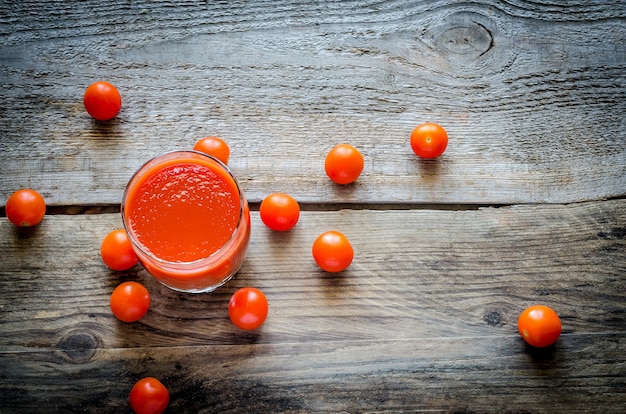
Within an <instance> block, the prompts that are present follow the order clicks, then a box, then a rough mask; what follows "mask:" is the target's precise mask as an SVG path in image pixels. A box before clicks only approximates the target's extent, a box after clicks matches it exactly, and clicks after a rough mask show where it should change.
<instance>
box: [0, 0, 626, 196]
mask: <svg viewBox="0 0 626 414" xmlns="http://www.w3.org/2000/svg"><path fill="white" fill-rule="evenodd" d="M625 18H626V5H625V4H624V2H622V1H599V0H598V1H592V2H588V1H568V2H561V3H560V4H555V3H554V2H545V3H541V2H532V3H525V2H520V1H511V2H494V1H477V2H471V3H454V4H450V2H444V1H437V2H431V1H416V2H403V1H390V2H383V3H381V2H373V1H349V2H340V3H337V2H315V3H313V4H306V3H305V4H302V3H300V2H293V1H277V2H271V3H266V2H245V4H237V3H234V4H222V3H215V4H213V2H209V3H206V2H205V3H196V2H182V3H181V2H176V3H174V2H169V1H164V2H158V3H153V2H141V1H140V2H131V3H128V2H121V1H120V2H108V3H102V2H99V1H95V0H93V1H86V2H63V3H62V4H57V3H56V2H8V3H6V4H5V5H4V7H2V11H1V12H0V80H1V81H2V85H3V87H2V88H0V131H1V132H0V199H1V200H6V198H7V197H8V195H9V194H10V193H11V192H12V191H14V190H15V189H17V188H19V187H34V188H37V189H39V190H40V191H41V192H42V193H43V194H44V196H45V197H46V199H47V200H48V202H49V204H50V205H92V204H115V203H119V202H120V200H121V195H122V192H123V189H124V186H125V183H126V182H127V181H128V179H129V178H130V176H131V174H132V173H133V172H134V171H135V170H136V169H137V168H138V167H139V166H140V165H141V164H142V163H143V162H145V161H147V160H148V159H149V158H150V157H152V156H154V155H157V154H159V153H162V152H165V151H171V150H176V149H185V148H190V147H191V146H192V145H193V143H194V142H195V140H197V139H198V138H200V137H202V136H204V135H209V134H212V135H219V136H222V137H224V138H225V139H226V140H227V141H228V142H229V144H230V145H231V148H232V153H231V154H232V155H231V167H232V169H233V170H234V172H235V174H236V175H237V177H238V178H239V179H240V180H241V182H242V186H243V188H244V191H245V192H246V194H247V195H248V197H249V199H250V200H251V201H253V202H258V201H260V200H261V199H262V198H264V197H265V196H266V195H267V194H269V193H271V192H275V191H284V192H288V193H290V194H292V195H294V196H295V197H296V198H297V199H298V200H300V201H301V202H304V203H320V202H326V203H343V202H349V203H409V204H410V203H441V204H444V203H477V204H512V203H537V202H549V203H568V202H576V201H584V200H595V199H604V198H611V197H620V196H623V195H624V194H626V139H625V138H626V137H625V135H624V131H625V130H626V129H625V128H624V120H623V119H624V118H623V113H625V112H626V75H625V74H626V70H625V69H626V66H625V62H626V48H624V44H626V29H625V27H626V25H624V20H625ZM101 78H105V79H107V80H109V81H111V82H113V83H114V84H116V85H117V86H118V87H119V88H120V90H121V92H122V95H123V99H124V103H123V109H122V112H121V113H120V115H119V116H118V118H117V119H116V120H113V121H111V122H108V123H97V122H95V121H93V120H92V119H90V118H89V116H88V115H87V114H86V113H85V111H84V109H83V107H82V101H81V99H82V94H83V92H84V89H85V88H86V86H87V85H88V84H90V83H91V82H93V81H95V80H98V79H101ZM424 121H436V122H439V123H441V124H442V125H444V127H446V129H447V130H448V132H449V135H450V145H449V148H448V150H447V151H446V154H445V155H444V156H443V157H442V158H441V159H440V160H438V161H437V162H421V161H420V160H418V159H417V158H416V157H415V155H414V154H413V153H412V152H411V150H410V147H409V145H408V136H409V134H410V132H411V131H412V129H413V128H414V127H415V126H416V125H417V124H419V123H421V122H424ZM341 142H349V143H352V144H353V145H355V146H356V147H357V148H359V149H360V150H361V151H362V152H363V154H364V156H365V159H366V165H365V170H364V173H363V176H362V177H361V179H360V180H359V181H358V182H357V183H356V184H355V185H352V186H349V187H337V186H333V185H330V183H329V181H328V180H327V179H326V177H325V175H324V171H323V158H324V156H325V154H326V152H327V151H328V150H329V149H330V148H331V147H332V146H334V145H335V144H338V143H341Z"/></svg>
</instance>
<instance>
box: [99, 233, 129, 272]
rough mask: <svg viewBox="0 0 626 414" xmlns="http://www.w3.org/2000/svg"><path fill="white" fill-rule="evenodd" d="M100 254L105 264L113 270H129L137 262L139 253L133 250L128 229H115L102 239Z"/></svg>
mask: <svg viewBox="0 0 626 414" xmlns="http://www.w3.org/2000/svg"><path fill="white" fill-rule="evenodd" d="M100 256H101V257H102V261H103V262H104V264H105V265H107V266H108V267H109V269H112V270H128V269H130V268H131V267H133V266H135V265H136V264H137V255H136V254H135V251H134V250H133V248H132V246H131V243H130V239H129V238H128V234H127V233H126V231H124V230H122V229H117V230H113V231H112V232H110V233H109V234H107V235H106V237H105V238H104V239H103V240H102V246H101V247H100Z"/></svg>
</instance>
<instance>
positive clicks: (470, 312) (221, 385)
mask: <svg viewBox="0 0 626 414" xmlns="http://www.w3.org/2000/svg"><path fill="white" fill-rule="evenodd" d="M252 219H253V223H252V224H253V228H254V231H253V233H252V241H251V246H250V251H249V256H248V259H247V261H246V263H245V265H244V267H243V269H242V270H241V271H240V273H239V274H238V275H237V277H236V278H235V280H233V281H232V282H230V283H229V284H228V285H226V286H225V287H223V288H221V289H219V290H218V291H216V292H215V293H213V294H209V295H188V294H181V293H176V292H173V291H171V290H169V289H167V288H165V287H162V286H161V285H159V284H158V283H157V282H155V281H154V279H152V278H151V277H150V276H149V275H148V274H147V273H145V271H144V270H142V269H141V268H140V267H139V266H137V267H136V268H135V269H134V270H132V271H129V272H123V273H119V272H112V271H109V270H107V268H106V267H105V266H104V265H103V264H102V263H101V261H100V259H99V257H98V250H99V245H100V240H101V238H102V237H104V235H106V233H107V232H108V231H110V230H111V229H114V228H116V227H118V226H119V225H120V217H119V215H118V214H96V215H79V216H65V215H54V216H49V217H46V219H45V221H44V222H43V223H42V224H41V226H40V227H38V228H36V229H32V231H29V232H23V231H18V230H17V229H15V228H13V227H12V226H11V225H10V224H9V223H8V222H7V221H2V222H0V232H1V234H3V235H5V237H3V239H2V240H0V251H2V252H3V261H2V262H1V264H0V275H2V276H3V277H2V279H0V290H1V291H2V292H3V293H2V295H0V309H1V310H2V313H1V314H0V315H1V320H0V324H1V325H0V327H1V329H2V332H3V335H2V337H1V338H0V350H2V353H1V355H0V371H1V372H3V373H4V378H3V381H2V384H0V402H1V405H2V406H3V407H5V408H6V409H7V412H37V409H39V408H41V407H42V406H45V405H46V404H47V402H48V401H50V400H53V401H54V404H56V405H55V407H56V408H57V410H56V411H58V412H69V411H78V410H79V409H82V408H84V409H86V410H88V411H90V412H116V410H119V408H120V407H123V406H124V405H125V401H126V398H127V392H128V390H129V388H130V386H132V383H133V382H134V381H136V380H137V379H139V378H141V377H142V376H145V375H155V376H158V377H160V378H162V380H163V381H164V382H165V383H167V385H168V387H169V389H170V391H171V392H172V395H173V403H172V406H171V412H198V411H207V412H210V411H233V412H265V411H268V412H276V411H296V412H315V411H317V412H328V411H332V412H337V411H343V410H345V411H348V412H355V411H368V410H371V409H373V410H382V411H387V410H390V411H397V410H420V409H425V410H426V409H433V410H435V411H437V410H441V411H450V412H461V411H463V410H464V409H470V410H471V411H472V412H486V411H491V412H504V411H510V412H520V411H522V412H567V411H572V408H573V407H574V408H576V409H577V410H581V411H584V412H620V411H621V408H623V407H624V406H625V405H624V404H626V393H625V392H624V389H625V388H624V387H625V386H626V382H625V378H626V364H625V360H624V354H623V349H624V346H626V342H625V341H626V335H625V334H626V324H625V323H624V314H625V312H626V293H625V292H626V280H625V279H624V277H623V274H624V271H625V270H626V249H625V247H626V242H625V229H626V202H624V201H613V202H592V203H584V204H578V205H571V206H517V207H510V208H498V209H492V208H487V209H480V210H468V211H435V210H410V211H404V210H397V211H388V210H387V211H372V210H342V211H333V212H304V213H303V216H302V219H301V221H300V222H299V223H298V225H297V226H296V228H294V229H293V231H292V232H289V233H273V232H271V231H270V230H268V229H266V228H264V227H263V226H262V223H261V221H260V219H259V217H258V213H257V212H253V215H252ZM398 223H412V224H414V226H404V227H399V226H398ZM330 228H335V229H340V230H341V231H343V232H344V233H345V234H346V235H347V236H348V237H349V238H350V239H351V241H352V243H353V245H354V248H355V251H356V255H355V260H354V262H353V264H352V265H351V267H350V268H349V269H348V270H347V271H345V272H343V273H340V274H336V275H333V274H327V273H324V272H322V271H320V270H319V269H318V268H317V267H316V266H315V264H314V262H313V260H312V258H311V254H310V246H311V244H312V241H313V240H314V239H315V237H316V236H317V234H319V232H320V231H323V230H324V229H330ZM451 234H454V237H451V236H450V235H451ZM68 235H72V236H71V237H69V236H68ZM128 279H130V280H138V281H140V282H142V283H144V284H145V285H146V286H147V287H148V289H149V290H150V291H151V293H152V304H151V308H150V311H149V312H148V314H147V316H146V317H145V318H143V319H142V320H141V321H140V322H138V323H134V324H125V323H121V322H119V321H117V320H116V319H115V318H114V317H113V316H112V315H111V313H110V310H109V309H108V298H109V295H110V292H111V291H112V289H113V288H114V287H115V286H116V285H117V284H119V283H120V282H121V281H123V280H128ZM248 285H253V286H257V287H259V288H261V289H262V290H263V291H264V292H265V293H266V295H267V297H268V300H269V302H270V313H269V316H268V320H267V321H266V323H265V324H264V326H263V327H262V328H261V329H260V330H258V331H255V332H252V333H247V332H243V331H239V330H238V329H237V328H235V327H234V326H233V325H232V324H231V323H230V321H229V320H228V316H227V303H228V299H229V297H230V295H231V294H232V292H234V290H236V289H237V288H239V287H243V286H248ZM533 303H545V304H548V305H550V306H552V307H553V308H555V309H557V310H558V312H559V314H560V316H561V318H562V321H563V325H564V330H563V335H562V337H561V338H560V339H559V341H558V342H557V345H556V347H555V348H551V349H549V350H548V351H536V350H532V349H531V348H529V347H527V346H526V345H525V344H524V342H523V340H522V339H521V337H519V335H518V334H517V328H516V326H517V325H516V324H517V316H518V315H519V313H520V312H521V311H522V310H523V309H524V308H525V307H526V306H529V305H531V304H533ZM7 373H10V374H9V375H7ZM44 391H45V392H44ZM57 399H58V400H57ZM546 404H549V405H546ZM620 407H621V408H620ZM574 411H576V410H574Z"/></svg>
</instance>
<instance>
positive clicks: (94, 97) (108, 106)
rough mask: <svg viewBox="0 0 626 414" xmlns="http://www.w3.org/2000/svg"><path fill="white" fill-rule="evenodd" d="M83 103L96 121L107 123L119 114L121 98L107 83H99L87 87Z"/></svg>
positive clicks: (113, 87) (115, 89)
mask: <svg viewBox="0 0 626 414" xmlns="http://www.w3.org/2000/svg"><path fill="white" fill-rule="evenodd" d="M83 103H84V104H85V109H86V110H87V113H88V114H89V115H91V116H92V117H94V118H95V119H97V120H98V121H108V120H109V119H113V118H115V116H116V115H117V114H118V113H119V112H120V108H121V107H122V96H121V95H120V92H119V91H118V90H117V88H116V87H115V86H113V85H111V84H110V83H109V82H104V81H99V82H95V83H92V84H91V85H89V87H88V88H87V90H86V91H85V94H84V95H83Z"/></svg>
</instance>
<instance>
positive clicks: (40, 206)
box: [4, 188, 46, 227]
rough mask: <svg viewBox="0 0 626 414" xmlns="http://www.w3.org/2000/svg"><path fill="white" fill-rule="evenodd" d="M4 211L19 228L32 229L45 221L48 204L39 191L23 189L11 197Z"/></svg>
mask: <svg viewBox="0 0 626 414" xmlns="http://www.w3.org/2000/svg"><path fill="white" fill-rule="evenodd" d="M4 210H5V213H6V215H7V218H8V219H9V221H10V222H11V223H13V224H15V225H16V226H19V227H30V226H35V225H37V224H39V223H40V222H41V220H43V216H44V215H45V214H46V202H45V201H44V199H43V197H42V196H41V194H39V193H38V192H37V191H35V190H31V189H30V188H23V189H21V190H17V191H16V192H14V193H13V194H11V195H10V196H9V199H8V200H7V203H6V206H5V209H4Z"/></svg>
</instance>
